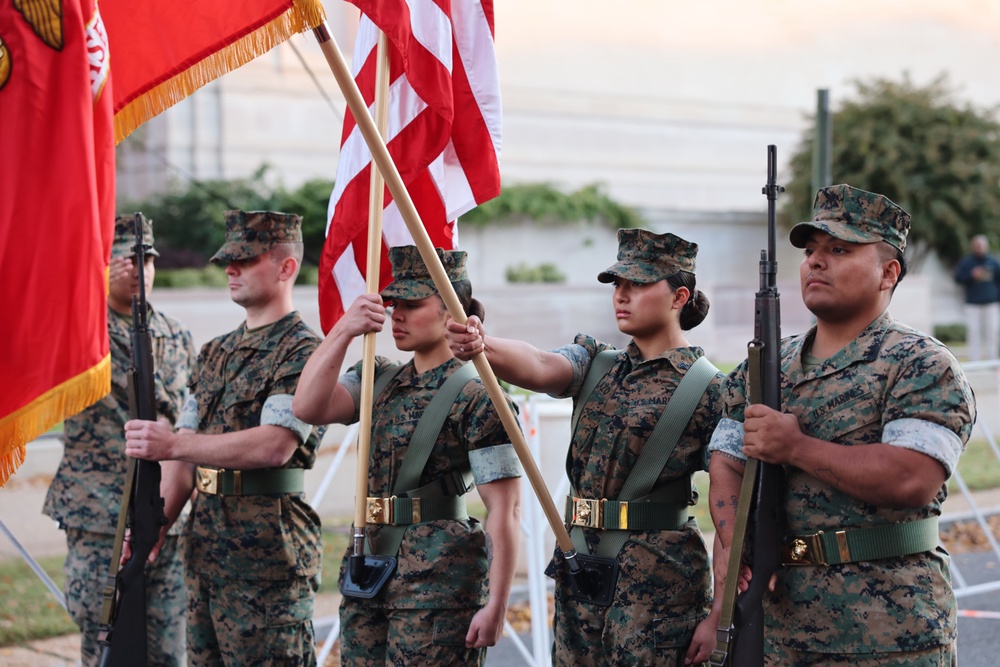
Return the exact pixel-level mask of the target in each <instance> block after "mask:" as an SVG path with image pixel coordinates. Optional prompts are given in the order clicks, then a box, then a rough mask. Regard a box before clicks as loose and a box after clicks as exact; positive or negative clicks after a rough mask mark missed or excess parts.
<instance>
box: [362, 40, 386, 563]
mask: <svg viewBox="0 0 1000 667" xmlns="http://www.w3.org/2000/svg"><path fill="white" fill-rule="evenodd" d="M375 58H376V70H375V108H374V114H375V124H376V125H377V128H376V129H377V131H378V133H379V136H380V137H384V136H385V134H386V128H387V125H388V118H389V49H388V40H387V38H386V36H385V33H384V32H382V31H381V30H379V33H378V46H377V47H376V52H375ZM367 114H368V110H367V109H365V113H364V115H365V117H366V118H367V117H368V115H367ZM383 192H384V188H383V180H382V173H381V172H380V171H379V170H378V169H372V173H371V180H370V189H369V196H368V259H367V265H366V267H367V268H366V276H365V293H366V294H378V288H379V284H378V282H379V268H380V266H381V260H382V209H383V199H384V197H383ZM363 345H364V347H363V352H362V356H361V399H360V400H361V404H360V409H361V417H360V420H359V427H358V470H357V478H356V482H355V487H354V488H355V496H354V555H355V556H364V540H365V524H366V523H367V517H366V515H365V511H366V509H367V499H368V463H369V455H370V452H371V439H372V403H373V402H374V400H375V396H374V393H375V392H374V387H375V332H374V331H369V332H368V333H366V334H365V335H364V339H363Z"/></svg>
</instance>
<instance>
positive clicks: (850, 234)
mask: <svg viewBox="0 0 1000 667" xmlns="http://www.w3.org/2000/svg"><path fill="white" fill-rule="evenodd" d="M817 231H819V232H826V233H827V234H829V235H830V236H832V237H834V238H838V239H840V240H841V241H847V242H848V243H861V244H868V243H878V242H879V241H881V240H882V237H880V236H876V235H874V234H868V233H866V232H861V231H858V230H857V229H853V228H851V227H848V226H847V225H846V224H845V223H843V222H841V221H839V220H822V221H819V220H811V221H807V222H800V223H798V224H797V225H795V226H794V227H792V229H791V230H790V231H789V232H788V240H789V241H791V243H792V245H793V246H795V247H796V248H805V247H806V244H807V243H808V242H809V239H810V238H811V237H812V235H813V232H817Z"/></svg>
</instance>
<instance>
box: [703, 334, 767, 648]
mask: <svg viewBox="0 0 1000 667" xmlns="http://www.w3.org/2000/svg"><path fill="white" fill-rule="evenodd" d="M761 351H762V348H761V347H759V346H750V347H749V348H748V349H747V370H748V373H747V377H748V378H749V380H748V382H747V392H748V393H749V395H750V402H751V403H754V404H756V403H760V402H761V400H762V396H763V393H764V392H763V387H762V386H761V385H760V382H761V378H762V377H763V376H762V374H761V363H762V361H761ZM759 465H760V461H759V460H757V459H754V458H748V459H747V465H746V468H745V469H744V470H743V483H742V484H741V485H740V497H739V500H738V501H737V505H736V525H735V526H734V527H733V539H732V542H730V544H729V562H728V563H727V565H726V585H725V587H724V588H723V593H722V615H721V616H720V617H719V628H718V632H717V634H716V643H715V651H713V652H712V655H711V656H710V657H709V664H711V665H712V667H721V666H722V665H727V664H729V659H730V658H731V656H729V642H730V639H731V638H732V631H733V615H734V613H735V606H736V595H737V586H738V584H739V580H740V576H739V573H740V567H741V566H742V564H743V551H744V549H745V547H746V535H747V524H748V523H749V521H750V510H751V506H752V505H753V497H754V491H755V490H756V488H757V468H758V467H759ZM734 573H735V575H734Z"/></svg>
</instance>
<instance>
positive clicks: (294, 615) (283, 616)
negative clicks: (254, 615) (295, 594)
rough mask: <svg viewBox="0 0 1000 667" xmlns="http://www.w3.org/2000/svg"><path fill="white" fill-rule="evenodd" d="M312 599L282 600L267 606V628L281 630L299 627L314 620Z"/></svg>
mask: <svg viewBox="0 0 1000 667" xmlns="http://www.w3.org/2000/svg"><path fill="white" fill-rule="evenodd" d="M312 613H313V600H312V598H299V599H294V600H282V601H281V602H275V603H272V604H270V605H268V606H267V620H266V622H265V623H266V626H267V627H269V628H280V627H283V626H286V625H299V624H301V623H305V622H306V621H309V620H310V619H312Z"/></svg>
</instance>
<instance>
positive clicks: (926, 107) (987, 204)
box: [782, 74, 1000, 268]
mask: <svg viewBox="0 0 1000 667" xmlns="http://www.w3.org/2000/svg"><path fill="white" fill-rule="evenodd" d="M854 85H855V87H856V97H855V99H849V100H846V101H845V102H844V103H843V104H842V105H841V107H840V109H839V110H837V111H836V112H835V113H834V114H833V117H832V124H833V146H832V151H831V163H832V178H833V182H834V183H848V184H850V185H853V186H855V187H858V188H862V189H864V190H869V191H872V192H878V193H881V194H884V195H886V196H887V197H889V198H890V199H892V200H893V201H894V202H896V203H897V204H899V205H900V206H902V207H903V208H904V209H905V210H906V211H908V212H909V213H910V215H911V217H912V222H911V229H910V234H909V237H908V243H907V258H908V259H909V260H910V262H911V263H912V264H913V266H914V267H915V268H917V267H919V265H920V262H921V261H922V260H923V259H924V258H925V257H926V255H927V253H928V252H930V251H935V252H936V253H937V254H938V256H939V257H940V258H941V259H942V261H944V262H946V263H953V262H956V261H957V260H958V259H959V258H960V257H961V256H962V255H963V254H964V253H965V252H966V249H967V244H968V241H969V239H970V238H971V237H972V236H973V235H974V234H986V235H987V236H988V237H989V238H990V241H991V242H992V243H993V244H994V245H997V244H998V242H1000V229H998V228H997V226H996V225H995V224H992V223H994V221H995V220H996V217H997V215H998V213H1000V123H998V122H997V117H996V111H997V110H996V109H995V108H990V109H985V110H976V109H974V108H973V107H972V106H971V105H969V104H968V103H965V104H960V103H958V102H956V101H955V100H954V98H953V90H952V88H951V86H950V85H949V83H948V79H947V75H944V74H942V75H940V76H939V77H938V78H937V79H935V80H934V81H932V82H931V83H930V84H928V85H927V86H924V87H921V86H917V85H915V84H914V83H913V82H912V81H911V80H910V78H909V76H908V75H904V77H903V80H902V81H901V82H893V81H889V80H886V79H874V80H872V81H870V82H863V81H855V82H854ZM814 133H815V118H813V119H812V123H811V126H810V127H809V128H808V129H807V130H806V132H805V134H804V135H803V138H802V141H801V143H800V144H799V146H798V149H797V151H796V153H795V155H794V156H793V157H792V159H791V170H792V174H793V176H792V179H791V181H790V183H789V184H788V186H787V192H788V196H786V197H784V198H783V199H784V206H783V209H782V221H783V223H784V224H786V225H790V224H794V223H795V222H797V221H800V220H808V219H810V218H811V217H812V203H813V197H814V195H815V192H814V191H813V188H812V184H811V182H810V181H811V177H812V159H813V158H812V153H813V136H814Z"/></svg>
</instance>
